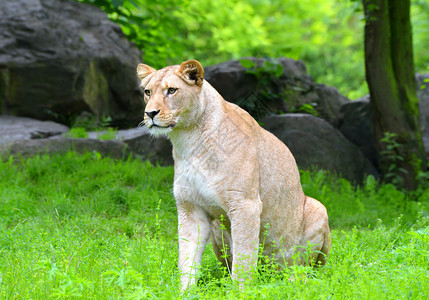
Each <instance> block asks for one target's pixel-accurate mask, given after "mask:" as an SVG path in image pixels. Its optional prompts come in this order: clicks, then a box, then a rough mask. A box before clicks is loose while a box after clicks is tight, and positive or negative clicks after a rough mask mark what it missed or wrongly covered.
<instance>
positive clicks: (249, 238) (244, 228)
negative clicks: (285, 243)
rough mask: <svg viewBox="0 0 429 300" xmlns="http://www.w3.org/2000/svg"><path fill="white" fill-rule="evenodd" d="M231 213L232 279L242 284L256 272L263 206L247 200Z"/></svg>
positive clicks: (255, 201)
mask: <svg viewBox="0 0 429 300" xmlns="http://www.w3.org/2000/svg"><path fill="white" fill-rule="evenodd" d="M243 202H244V203H242V204H241V205H239V206H238V207H235V209H233V210H232V211H230V213H229V218H230V220H231V236H232V278H233V279H234V280H239V281H240V282H241V283H242V282H244V281H245V280H246V279H250V278H251V275H252V272H254V271H255V270H256V265H257V262H258V250H259V229H260V224H261V212H262V204H261V202H260V201H259V199H257V200H245V201H243Z"/></svg>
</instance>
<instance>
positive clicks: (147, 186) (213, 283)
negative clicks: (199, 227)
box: [0, 152, 429, 299]
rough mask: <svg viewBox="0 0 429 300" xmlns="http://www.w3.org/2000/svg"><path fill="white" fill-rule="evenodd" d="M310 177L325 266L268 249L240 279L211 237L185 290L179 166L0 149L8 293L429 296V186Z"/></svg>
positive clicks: (306, 177)
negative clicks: (325, 235)
mask: <svg viewBox="0 0 429 300" xmlns="http://www.w3.org/2000/svg"><path fill="white" fill-rule="evenodd" d="M301 181H302V184H303V188H304V190H305V193H306V194H307V195H309V196H312V197H315V198H316V199H319V200H320V201H322V202H323V203H324V204H325V206H326V207H327V210H328V214H329V217H330V225H331V229H332V250H331V253H330V257H329V259H328V261H327V264H326V265H325V266H323V267H320V268H312V267H309V266H301V265H294V266H290V267H287V268H279V266H278V262H277V261H275V260H274V258H273V257H272V256H270V255H268V256H264V255H263V254H262V251H259V263H258V268H257V270H255V271H254V272H253V274H252V277H251V279H250V281H249V282H248V283H247V284H245V285H244V287H243V288H240V287H239V286H238V284H237V283H235V282H233V281H232V280H231V277H230V273H231V272H230V270H228V268H226V267H225V266H223V265H222V264H221V263H220V262H218V260H217V259H216V257H215V254H214V253H213V250H212V249H211V247H210V246H209V247H207V249H206V251H205V254H204V256H203V264H202V266H201V268H200V270H199V275H200V279H199V282H198V285H196V286H194V287H191V288H190V289H188V290H187V291H185V292H183V293H182V292H181V291H180V279H179V277H180V276H179V271H178V268H177V257H178V241H177V220H176V218H177V215H176V207H175V202H174V199H173V195H172V182H173V169H172V167H157V166H153V165H151V164H150V163H148V162H141V161H139V160H136V159H132V158H129V159H127V160H121V161H116V160H112V159H110V158H107V157H102V156H101V155H94V154H93V153H89V154H86V155H78V154H75V153H72V152H70V153H67V154H65V155H58V156H35V157H33V158H29V159H26V160H24V159H19V160H14V159H13V158H8V159H3V160H0V203H1V205H0V220H1V222H0V298H1V299H64V298H67V299H70V298H84V299H197V298H198V299H427V298H428V297H429V292H428V286H429V217H428V211H429V189H426V190H422V191H421V193H419V197H418V198H416V199H415V201H409V199H407V194H405V193H403V192H402V191H400V190H398V189H397V188H395V186H393V185H392V184H383V185H379V184H378V183H377V182H376V180H375V179H374V178H373V177H368V178H367V179H366V181H365V182H363V183H362V185H361V186H359V187H355V186H352V185H351V184H350V183H349V182H348V181H347V180H345V179H342V178H336V177H334V176H331V175H329V174H327V173H325V172H322V171H319V172H307V171H305V172H302V173H301ZM265 226H269V224H266V225H265ZM224 230H226V228H224ZM267 232H268V227H265V235H264V236H263V237H261V245H260V250H262V249H263V247H264V241H265V238H266V234H267ZM276 242H278V243H279V244H280V243H281V241H276ZM311 246H312V245H308V248H311ZM224 255H225V259H227V258H228V257H227V255H228V249H224ZM296 259H297V260H298V259H301V258H299V257H297V258H296Z"/></svg>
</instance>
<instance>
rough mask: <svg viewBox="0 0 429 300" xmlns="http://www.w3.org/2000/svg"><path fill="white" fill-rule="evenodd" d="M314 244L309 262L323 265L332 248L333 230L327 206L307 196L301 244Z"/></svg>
mask: <svg viewBox="0 0 429 300" xmlns="http://www.w3.org/2000/svg"><path fill="white" fill-rule="evenodd" d="M308 242H309V243H310V244H311V245H312V248H311V250H312V252H311V254H310V256H309V257H308V260H309V261H308V263H311V264H314V265H315V266H322V265H324V264H325V263H326V259H327V257H328V255H329V250H330V249H331V231H330V229H329V223H328V213H327V212H326V208H325V206H324V205H323V204H322V203H320V202H319V201H317V200H316V199H314V198H311V197H308V196H306V200H305V205H304V235H303V240H302V242H301V245H303V246H305V245H307V243H308Z"/></svg>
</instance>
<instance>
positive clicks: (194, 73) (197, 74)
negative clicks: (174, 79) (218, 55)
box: [178, 60, 204, 86]
mask: <svg viewBox="0 0 429 300" xmlns="http://www.w3.org/2000/svg"><path fill="white" fill-rule="evenodd" d="M178 75H179V76H180V77H181V78H182V79H183V80H184V81H185V82H186V83H187V84H190V85H193V84H196V85H198V86H202V85H203V80H204V69H203V66H201V64H200V63H199V62H198V61H196V60H188V61H185V62H183V63H182V64H181V65H180V68H179V71H178Z"/></svg>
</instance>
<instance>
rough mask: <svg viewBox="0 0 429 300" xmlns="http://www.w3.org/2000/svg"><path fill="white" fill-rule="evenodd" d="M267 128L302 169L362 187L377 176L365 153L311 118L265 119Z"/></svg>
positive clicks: (328, 127) (329, 127)
mask: <svg viewBox="0 0 429 300" xmlns="http://www.w3.org/2000/svg"><path fill="white" fill-rule="evenodd" d="M263 124H264V128H265V129H267V130H268V131H270V132H272V133H273V134H274V135H276V136H277V137H278V138H279V139H280V140H281V141H283V142H284V143H285V144H286V145H287V146H288V147H289V149H290V150H291V152H292V153H293V155H294V157H295V160H296V162H297V164H298V166H299V167H300V168H302V169H311V168H319V169H324V170H329V171H330V172H332V173H335V174H338V175H341V176H342V177H344V178H346V179H348V180H350V181H352V182H355V183H361V182H362V181H363V179H364V178H365V176H366V175H374V176H376V177H378V174H377V172H376V170H375V168H374V166H373V165H372V164H371V163H370V162H369V161H368V159H366V158H365V156H364V155H363V154H362V152H361V151H360V150H359V149H358V148H357V147H356V146H355V145H354V144H352V143H351V142H350V141H348V140H347V139H346V138H345V137H344V136H343V135H342V134H341V133H340V132H339V131H338V130H337V129H335V128H334V127H332V126H331V125H330V124H329V123H328V122H326V121H325V120H323V119H320V118H317V117H314V116H312V115H308V114H283V115H277V116H269V117H266V118H264V119H263Z"/></svg>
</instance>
